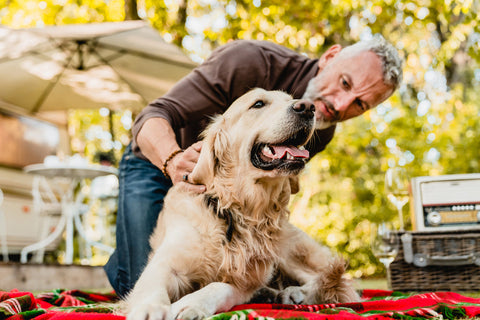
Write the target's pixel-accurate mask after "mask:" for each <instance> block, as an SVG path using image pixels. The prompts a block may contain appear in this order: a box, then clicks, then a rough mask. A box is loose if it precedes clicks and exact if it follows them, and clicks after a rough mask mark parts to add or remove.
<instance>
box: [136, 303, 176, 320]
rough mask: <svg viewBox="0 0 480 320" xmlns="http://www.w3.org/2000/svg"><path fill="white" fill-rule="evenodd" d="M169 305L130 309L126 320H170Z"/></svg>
mask: <svg viewBox="0 0 480 320" xmlns="http://www.w3.org/2000/svg"><path fill="white" fill-rule="evenodd" d="M171 319H173V317H172V315H171V313H170V306H169V305H162V304H159V305H153V304H149V305H140V306H136V307H134V308H132V309H131V310H130V312H129V313H128V314H127V320H171Z"/></svg>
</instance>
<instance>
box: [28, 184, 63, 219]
mask: <svg viewBox="0 0 480 320" xmlns="http://www.w3.org/2000/svg"><path fill="white" fill-rule="evenodd" d="M32 197H33V210H34V212H36V213H40V214H42V213H46V214H60V213H61V208H62V206H61V203H60V201H59V199H58V197H57V194H56V193H55V192H54V191H53V189H52V186H51V185H50V183H49V182H48V180H47V179H46V178H45V177H42V176H34V177H33V182H32Z"/></svg>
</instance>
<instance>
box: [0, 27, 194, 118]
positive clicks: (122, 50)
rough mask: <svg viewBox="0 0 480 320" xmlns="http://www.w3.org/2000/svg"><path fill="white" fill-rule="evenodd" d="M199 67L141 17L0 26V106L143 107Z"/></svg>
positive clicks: (40, 109) (29, 108)
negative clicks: (75, 22)
mask: <svg viewBox="0 0 480 320" xmlns="http://www.w3.org/2000/svg"><path fill="white" fill-rule="evenodd" d="M194 67H195V64H194V63H193V62H192V61H191V60H190V59H189V58H188V57H187V56H186V55H185V54H183V52H182V51H181V50H180V49H179V48H178V47H176V46H174V45H172V44H169V43H167V42H165V41H164V40H163V39H162V38H161V36H160V35H159V33H158V32H157V31H156V30H155V29H153V28H152V27H150V26H149V25H148V24H146V23H145V22H144V21H124V22H107V23H92V24H75V25H62V26H50V27H42V28H25V29H10V28H6V27H1V26H0V74H1V75H2V76H1V77H0V107H1V105H2V104H3V105H4V106H12V107H13V108H21V109H23V111H25V112H26V113H28V114H35V113H38V112H44V111H55V110H65V109H72V108H73V109H83V108H101V107H107V108H109V109H120V108H131V109H137V110H138V109H141V108H143V107H144V106H145V105H146V104H147V103H148V102H150V101H152V100H154V99H155V98H157V97H159V96H161V95H162V94H164V93H165V92H166V91H167V90H168V89H169V88H170V87H171V86H173V84H174V83H176V82H177V81H178V80H179V79H181V78H182V77H183V76H185V75H186V74H187V73H188V72H190V71H191V70H192V69H193V68H194Z"/></svg>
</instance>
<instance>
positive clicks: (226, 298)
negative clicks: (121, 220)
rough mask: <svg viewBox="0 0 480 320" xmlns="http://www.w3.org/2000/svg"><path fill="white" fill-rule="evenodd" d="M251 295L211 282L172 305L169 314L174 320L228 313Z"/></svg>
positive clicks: (189, 319)
mask: <svg viewBox="0 0 480 320" xmlns="http://www.w3.org/2000/svg"><path fill="white" fill-rule="evenodd" d="M251 295H252V293H251V292H243V291H241V290H239V289H237V288H236V287H234V286H233V285H231V284H228V283H223V282H212V283H210V284H208V285H206V286H205V287H203V288H201V289H200V290H197V291H195V292H193V293H190V294H188V295H186V296H184V297H183V298H181V299H180V300H178V301H177V302H175V303H173V304H172V308H171V312H172V315H174V316H175V318H176V319H183V320H197V319H203V318H205V317H209V316H211V315H213V314H215V313H218V312H223V311H228V310H230V309H231V308H232V307H233V306H235V305H237V304H241V303H244V302H246V301H247V300H248V299H249V298H250V296H251Z"/></svg>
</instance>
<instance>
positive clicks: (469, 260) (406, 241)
mask: <svg viewBox="0 0 480 320" xmlns="http://www.w3.org/2000/svg"><path fill="white" fill-rule="evenodd" d="M401 239H402V245H403V258H404V259H405V262H406V263H413V264H414V265H415V266H417V267H426V266H464V265H469V264H476V265H477V266H480V254H478V253H475V254H473V253H470V254H467V255H451V256H430V255H427V254H422V253H413V247H412V235H411V234H410V233H409V232H405V233H404V234H402V236H401Z"/></svg>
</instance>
